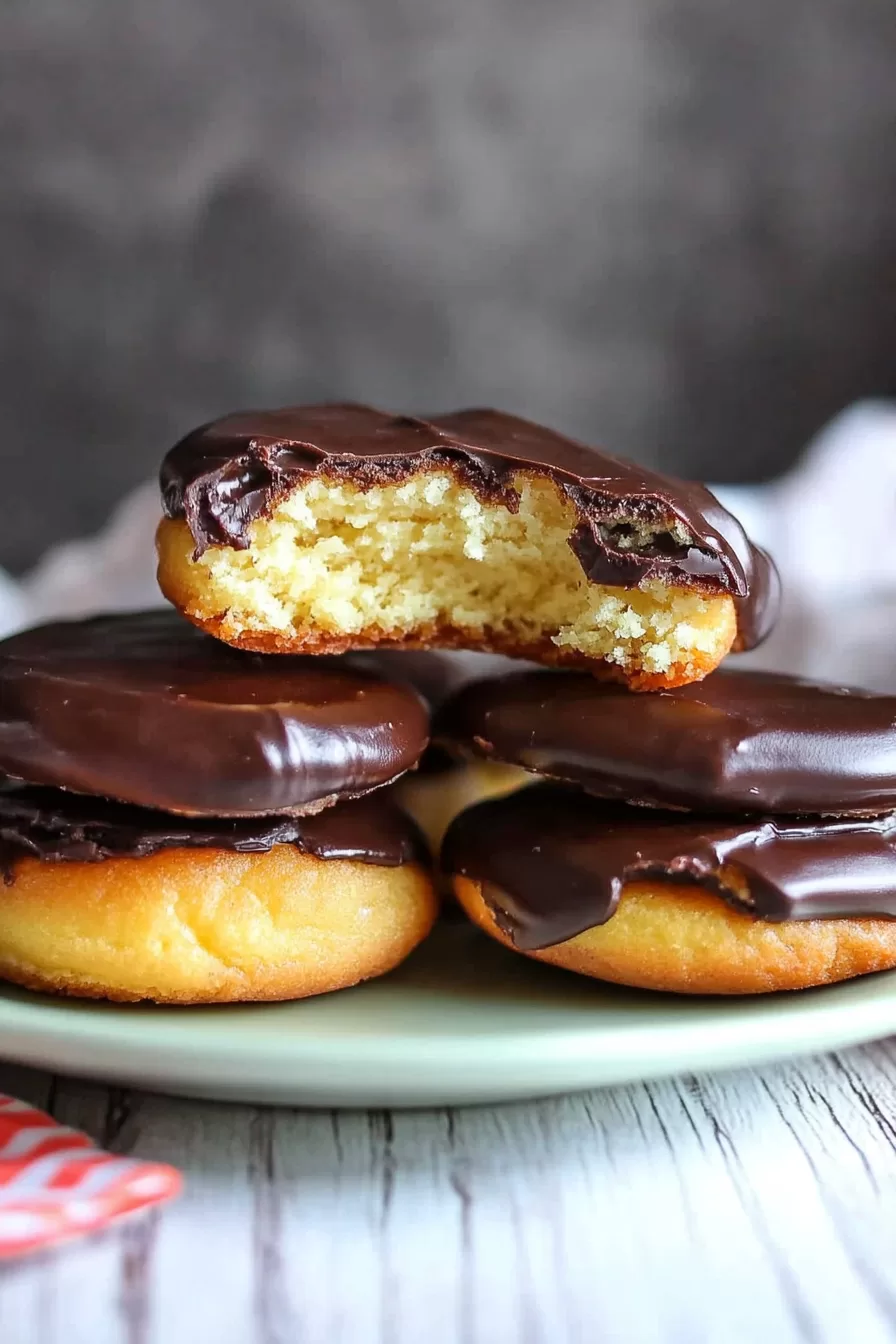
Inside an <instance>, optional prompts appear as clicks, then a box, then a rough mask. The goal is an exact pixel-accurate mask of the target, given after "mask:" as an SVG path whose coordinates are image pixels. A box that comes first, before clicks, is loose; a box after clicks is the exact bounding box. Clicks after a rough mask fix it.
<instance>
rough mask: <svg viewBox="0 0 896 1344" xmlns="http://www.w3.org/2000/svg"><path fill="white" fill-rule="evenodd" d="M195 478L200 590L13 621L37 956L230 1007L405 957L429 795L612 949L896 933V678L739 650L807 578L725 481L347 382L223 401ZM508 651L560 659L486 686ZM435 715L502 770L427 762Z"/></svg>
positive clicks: (860, 959)
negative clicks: (349, 398)
mask: <svg viewBox="0 0 896 1344" xmlns="http://www.w3.org/2000/svg"><path fill="white" fill-rule="evenodd" d="M162 491H163V502H164V512H165V518H164V520H163V522H162V524H161V526H160V529H159V536H158V550H159V580H160V584H161V587H162V590H163V592H164V593H165V595H166V596H167V597H168V598H169V599H170V601H171V603H172V604H173V606H174V607H175V608H177V610H171V611H161V612H152V613H143V614H138V615H134V616H114V617H102V618H97V619H94V620H90V621H80V622H70V623H62V624H56V625H53V626H45V627H42V628H40V629H38V630H34V631H30V632H28V633H26V634H24V635H19V636H17V637H15V638H14V639H12V640H8V641H6V643H5V644H3V645H0V771H2V772H3V774H4V775H5V777H6V782H5V784H3V785H2V787H0V866H2V869H3V873H4V876H5V880H6V886H5V890H4V892H3V896H2V899H0V974H2V975H3V976H5V977H6V978H8V979H10V980H14V981H16V982H18V983H20V984H24V985H27V986H30V987H33V988H38V989H44V990H51V991H55V992H61V993H69V994H78V995H88V996H94V997H108V998H113V999H124V1000H127V999H143V998H148V999H153V1000H156V1001H159V1002H176V1003H208V1002H227V1001H240V1000H251V999H265V998H269V999H274V998H297V997H302V996H304V995H308V994H315V993H321V992H323V991H326V990H332V989H337V988H341V987H344V986H346V985H349V984H354V983H356V982H357V981H359V980H362V979H365V978H367V977H369V976H373V975H377V974H381V973H383V972H385V971H387V970H389V969H391V968H392V967H393V966H395V965H396V964H397V963H398V962H399V961H401V960H402V958H403V957H405V956H406V955H407V954H408V953H409V952H410V951H411V949H412V948H413V947H414V946H416V945H417V943H419V942H420V940H421V939H422V938H424V937H425V936H426V934H427V932H428V931H429V929H430V927H431V926H432V924H433V922H434V919H435V917H436V909H437V900H436V895H435V879H434V874H433V862H432V859H433V855H432V853H431V852H430V853H428V852H427V846H426V844H425V842H424V839H423V836H422V834H421V832H420V831H419V830H418V828H417V826H416V825H415V824H414V822H413V821H412V820H411V819H410V817H409V816H408V815H407V810H410V811H415V810H416V812H417V813H418V815H419V816H420V817H421V818H422V819H423V820H424V821H428V822H429V823H430V824H429V831H430V835H431V840H433V841H434V840H435V839H438V838H440V834H441V832H442V831H443V830H444V828H445V823H446V822H447V821H448V820H449V819H450V817H451V816H452V815H453V814H455V813H457V815H455V816H454V819H453V820H452V821H451V824H450V826H449V827H448V832H447V835H446V837H445V839H444V844H443V845H442V868H443V871H444V873H445V874H447V875H448V876H449V877H450V878H451V880H452V884H453V886H454V889H455V891H456V894H457V897H458V898H459V901H460V904H461V905H462V906H463V908H464V909H465V910H466V911H467V913H468V914H469V915H470V916H471V917H472V919H473V920H474V921H475V922H476V923H477V924H479V925H480V926H481V927H482V928H484V929H485V930H486V931H487V932H488V933H490V934H492V935H493V936H494V937H496V938H498V939H499V940H500V941H502V942H504V943H506V944H507V945H508V946H510V947H512V948H516V949H518V950H519V951H521V952H525V953H527V954H531V955H535V956H538V957H541V958H543V959H545V960H549V961H553V962H555V963H557V964H558V965H561V966H567V967H569V968H570V969H572V970H576V971H580V972H582V973H584V974H587V975H594V976H599V977H601V978H605V979H611V980H617V981H620V982H622V983H626V984H632V985H647V986H651V987H655V988H660V989H669V990H676V991H682V992H718V993H739V992H749V991H758V990H769V989H778V988H785V987H786V988H793V987H798V986H802V985H808V984H817V983H821V982H823V981H826V980H834V979H840V978H843V977H845V976H849V975H855V974H859V973H861V972H864V971H868V970H874V969H878V968H880V967H883V966H889V965H893V964H896V923H891V922H890V920H889V918H888V917H889V916H891V915H893V914H896V899H894V896H893V894H892V893H893V888H894V887H896V882H894V881H893V879H894V878H896V854H894V850H893V846H892V843H891V837H892V836H893V835H894V834H896V822H894V820H893V816H892V809H896V751H894V749H893V746H892V745H891V744H892V743H893V741H894V740H896V739H894V727H893V725H894V723H896V702H893V701H890V700H888V699H886V698H884V697H872V696H864V695H862V694H860V693H848V692H843V691H839V690H836V689H832V688H823V687H813V686H808V685H806V684H805V683H802V682H798V681H795V680H793V679H789V678H785V677H767V676H766V677H763V676H761V675H757V674H749V673H744V672H741V673H730V672H727V671H722V672H716V670H715V669H716V668H717V667H718V665H719V664H720V663H721V662H722V660H723V659H724V658H725V656H726V655H727V654H728V653H729V652H730V651H731V650H732V649H747V648H751V647H753V646H754V645H756V644H757V643H758V642H759V641H760V640H761V639H762V638H763V637H764V636H765V634H766V633H767V632H768V631H769V629H770V628H771V626H772V624H773V623H774V620H775V618H776V615H777V608H778V586H777V578H776V574H775V570H774V566H773V565H772V563H771V561H770V560H769V558H768V557H767V556H766V555H765V554H764V553H763V552H762V551H761V550H759V549H758V548H757V547H755V546H753V545H752V544H751V543H750V542H749V540H748V539H747V537H746V536H745V535H744V532H743V530H742V529H741V527H740V525H739V524H738V523H737V521H736V519H734V518H733V517H732V516H731V515H730V514H729V513H727V512H726V511H725V510H724V509H722V507H721V506H720V505H719V503H718V502H717V501H716V500H715V499H714V497H713V496H712V495H711V494H710V493H709V492H708V491H706V490H705V489H704V488H703V487H701V486H697V485H692V484H687V483H685V482H680V481H675V480H672V479H669V478H666V477H662V476H658V475H656V474H653V473H650V472H647V471H645V470H643V469H640V468H637V467H634V466H630V465H628V464H625V463H623V462H620V461H617V460H616V459H614V458H610V457H608V456H606V455H605V454H603V453H600V452H598V451H596V450H594V449H592V448H588V447H586V446H584V445H582V444H579V443H575V442H573V441H571V440H569V439H566V438H563V437H562V436H560V435H558V434H555V433H552V432H551V431H549V430H547V429H543V428H541V427H539V426H537V425H533V424H530V423H528V422H527V421H523V420H519V419H516V418H514V417H511V416H507V415H503V414H500V413H497V412H494V411H462V412H458V413H455V414H452V415H447V416H442V417H439V418H437V419H434V420H430V421H424V420H420V419H414V418H411V417H398V416H393V415H388V414H385V413H383V412H379V411H376V410H373V409H371V408H368V407H361V406H349V405H346V406H343V405H336V406H316V407H304V408H302V407H298V408H287V409H284V410H280V411H271V412H257V413H245V414H240V415H233V416H228V417H225V418H224V419H223V420H219V421H216V422H214V423H212V424H209V425H205V426H203V427H201V428H200V429H198V430H196V431H195V432H193V433H192V434H190V435H188V436H187V437H186V438H185V439H183V440H182V441H181V442H180V443H179V444H177V445H176V447H175V448H174V449H172V451H171V452H170V453H169V454H168V456H167V457H166V459H165V462H164V464H163V467H162ZM446 650H448V651H449V652H445V651H446ZM434 651H435V652H434ZM457 651H463V652H457ZM471 652H478V653H483V652H486V653H490V654H492V655H502V656H503V659H506V658H507V657H510V658H514V659H523V660H526V661H528V662H529V663H535V664H538V665H540V667H536V668H535V669H529V670H525V671H523V672H514V673H508V672H507V671H506V668H507V666H508V664H507V663H506V661H504V660H503V659H498V660H496V661H497V662H498V663H499V664H500V671H499V672H496V669H495V667H494V666H491V665H490V666H489V669H488V670H489V675H488V676H487V677H484V678H480V679H474V680H472V681H471V680H470V670H469V659H468V657H466V655H468V654H469V653H471ZM545 669H548V670H545ZM704 678H706V680H704ZM464 683H465V684H464ZM458 688H459V689H458ZM431 737H433V738H434V739H435V742H436V745H437V748H438V749H439V751H441V752H442V753H444V752H445V750H446V749H447V752H448V753H449V756H450V759H451V760H452V761H455V762H458V761H466V762H468V764H467V765H465V766H461V765H455V766H454V767H453V768H450V769H445V768H438V769H432V768H428V769H427V768H424V769H422V770H419V771H418V770H417V767H418V765H420V764H421V762H422V763H423V766H424V767H427V765H430V766H431V764H432V761H433V759H434V754H433V750H432V748H429V743H430V738H431ZM533 773H534V774H536V775H541V776H544V777H545V779H546V780H547V781H549V782H538V783H534V784H533V783H532V774H533ZM402 776H403V777H404V778H403V779H402ZM398 781H401V782H400V783H399V782H398ZM523 784H525V787H523ZM487 795H499V796H493V797H486V796H487ZM483 798H486V800H485V801H480V800H481V799H483ZM467 803H472V806H469V807H468V806H464V805H465V804H467ZM432 849H433V844H431V845H430V851H432Z"/></svg>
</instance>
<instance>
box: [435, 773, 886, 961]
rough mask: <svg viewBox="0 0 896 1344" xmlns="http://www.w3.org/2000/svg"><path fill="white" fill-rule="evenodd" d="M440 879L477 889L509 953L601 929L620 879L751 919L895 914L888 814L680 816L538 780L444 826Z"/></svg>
mask: <svg viewBox="0 0 896 1344" xmlns="http://www.w3.org/2000/svg"><path fill="white" fill-rule="evenodd" d="M442 865H443V867H444V869H445V871H446V872H449V873H456V874H462V875H464V876H465V877H469V878H472V879H473V880H474V881H477V882H481V883H482V884H483V889H482V890H483V896H484V898H485V900H486V901H487V902H488V903H489V905H490V907H491V909H492V911H493V913H494V915H495V919H496V921H497V922H498V924H499V926H500V927H501V928H502V929H503V930H504V931H505V932H506V933H508V934H509V935H510V936H511V937H512V939H513V941H514V942H515V943H516V945H517V947H520V948H522V949H523V950H532V949H534V948H539V947H550V946H552V945H553V944H554V943H562V942H565V941H566V939H567V938H573V937H575V935H576V934H578V933H583V932H584V930H585V929H590V928H594V926H595V925H598V924H605V923H606V922H607V920H608V919H610V918H611V916H612V915H613V913H614V911H615V910H616V907H617V905H618V903H619V897H620V895H621V892H622V888H623V887H624V886H625V884H626V883H627V882H637V881H643V880H647V879H653V880H659V881H662V882H668V883H677V884H679V885H681V884H688V885H697V886H700V887H705V888H706V889H707V890H708V891H711V892H714V893H715V894H716V895H718V896H719V897H720V898H721V899H722V900H723V901H725V903H726V904H727V905H730V906H732V907H733V908H734V909H736V910H741V911H744V912H745V913H748V914H753V915H756V916H757V917H758V918H760V919H767V920H772V921H780V920H785V919H837V918H850V919H856V918H860V917H863V916H866V917H869V916H878V917H896V816H894V815H893V814H890V815H888V816H885V817H879V818H877V819H863V820H860V819H851V820H831V821H823V820H817V819H816V820H807V819H805V818H795V819H793V820H790V821H784V820H781V819H780V818H778V819H774V818H769V817H757V818H754V819H743V818H741V819H740V820H734V819H732V818H727V819H726V818H724V817H721V818H720V817H715V818H713V817H700V818H694V817H687V818H683V817H682V816H681V814H680V813H674V812H651V811H647V810H646V809H644V808H638V807H629V806H627V805H626V804H625V803H614V802H604V801H602V800H600V799H597V798H591V797H589V796H588V795H587V794H584V793H580V792H579V791H578V790H576V789H571V788H566V787H564V786H562V785H558V784H536V785H534V786H533V787H532V788H527V789H522V790H521V791H520V792H518V793H515V794H511V795H509V796H508V797H506V798H499V799H497V800H495V801H492V802H487V803H480V804H478V805H477V806H476V807H472V808H469V809H468V811H466V812H462V813H461V815H460V816H459V817H456V818H455V820H454V821H453V822H452V824H451V826H450V828H449V830H448V834H447V835H446V837H445V841H444V845H443V848H442Z"/></svg>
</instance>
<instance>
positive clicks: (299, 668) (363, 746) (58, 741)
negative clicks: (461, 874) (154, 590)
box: [0, 611, 429, 816]
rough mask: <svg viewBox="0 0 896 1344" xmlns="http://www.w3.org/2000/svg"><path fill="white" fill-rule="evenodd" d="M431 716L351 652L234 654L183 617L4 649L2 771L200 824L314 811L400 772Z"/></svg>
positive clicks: (423, 740)
mask: <svg viewBox="0 0 896 1344" xmlns="http://www.w3.org/2000/svg"><path fill="white" fill-rule="evenodd" d="M428 734H429V722H428V714H427V711H426V707H425V705H424V704H423V702H422V700H421V699H420V697H419V696H418V695H417V694H416V693H415V692H414V691H413V690H412V689H411V688H410V687H409V686H397V685H392V684H390V683H389V682H388V681H384V680H383V679H382V678H380V677H377V676H375V675H374V674H373V673H371V672H369V671H366V670H364V669H361V668H356V667H354V666H352V665H351V664H350V663H349V662H347V661H346V660H345V659H337V658H310V657H279V658H270V657H264V656H261V655H259V654H252V653H245V652H242V651H240V650H236V649H231V648H229V647H228V646H227V645H225V644H221V643H220V642H219V641H218V640H215V639H212V638H211V637H210V636H209V635H205V634H202V633H200V631H198V630H196V629H194V627H193V626H191V625H190V624H189V622H187V621H186V620H184V618H183V617H181V616H179V615H178V614H177V613H176V612H174V611H152V612H142V613H139V614H136V615H121V616H102V617H97V618H95V619H93V620H87V621H72V622H60V623H58V624H55V625H45V626H41V627H39V628H38V629H36V630H30V631H27V632H26V633H25V634H21V635H15V636H14V637H13V638H12V639H7V640H5V641H4V642H3V643H2V644H0V771H2V772H4V773H5V774H7V775H11V776H15V777H17V778H19V779H22V780H25V781H26V782H27V783H29V784H46V785H52V786H53V787H56V788H67V789H75V790H77V791H79V792H81V793H89V794H100V795H103V796H105V797H110V798H118V799H120V800H123V801H124V802H129V803H136V804H139V805H140V806H142V807H158V808H163V809H165V810H166V811H169V812H177V813H183V814H186V815H202V816H244V815H245V816H254V815H258V814H261V813H280V812H287V811H289V812H305V811H309V810H319V809H320V807H321V806H324V805H326V804H329V803H332V802H335V801H336V800H337V799H338V798H351V797H359V796H360V795H362V794H364V793H368V792H369V791H370V790H371V789H375V788H379V787H380V786H381V785H384V784H388V783H390V782H391V781H392V780H394V779H397V778H398V776H399V775H401V774H403V772H404V771H405V770H408V769H410V768H411V767H412V766H414V765H415V764H416V763H417V761H418V760H419V758H420V756H421V754H422V752H423V750H424V749H425V747H426V744H427V739H428Z"/></svg>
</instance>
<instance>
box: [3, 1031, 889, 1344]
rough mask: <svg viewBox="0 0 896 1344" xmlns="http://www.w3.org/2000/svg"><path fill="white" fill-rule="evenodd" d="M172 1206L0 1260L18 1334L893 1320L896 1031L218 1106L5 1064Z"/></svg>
mask: <svg viewBox="0 0 896 1344" xmlns="http://www.w3.org/2000/svg"><path fill="white" fill-rule="evenodd" d="M0 1090H8V1091H13V1092H16V1093H18V1095H23V1096H27V1097H28V1099H29V1100H32V1101H34V1102H35V1103H37V1104H39V1105H48V1106H49V1107H50V1109H51V1110H52V1111H53V1113H54V1114H56V1115H57V1117H58V1118H59V1119H60V1120H63V1121H64V1122H65V1123H67V1124H73V1125H79V1126H81V1127H84V1128H86V1129H88V1130H89V1131H90V1132H91V1133H93V1134H94V1135H95V1136H96V1137H97V1138H99V1139H100V1140H101V1141H104V1142H106V1143H107V1144H108V1145H110V1146H111V1147H112V1148H113V1149H114V1150H115V1151H119V1152H134V1153H137V1154H140V1155H142V1156H148V1157H159V1158H164V1159H167V1160H170V1161H173V1162H176V1163H178V1164H179V1165H181V1166H182V1167H183V1168H184V1169H185V1171H186V1174H187V1180H188V1193H187V1195H186V1197H185V1199H184V1200H183V1201H182V1202H181V1203H180V1204H179V1205H177V1206H175V1207H173V1208H171V1209H169V1210H166V1211H164V1212H162V1213H160V1214H159V1215H156V1216H153V1217H151V1218H149V1219H144V1220H142V1221H139V1222H134V1223H132V1224H131V1225H129V1226H127V1227H125V1228H123V1229H122V1230H120V1231H117V1232H114V1233H111V1234H108V1235H106V1236H105V1237H102V1238H100V1239H98V1240H96V1241H94V1242H91V1243H88V1244H84V1245H80V1246H76V1247H72V1248H69V1249H66V1250H64V1251H61V1252H60V1253H58V1254H57V1255H54V1256H48V1257H45V1258H43V1259H41V1260H32V1261H30V1262H26V1263H23V1264H21V1265H19V1266H16V1267H13V1268H7V1269H4V1270H3V1271H0V1339H2V1340H3V1342H4V1344H7V1342H8V1344H82V1341H83V1344H194V1342H195V1341H197V1340H203V1339H214V1340H215V1344H230V1341H233V1344H255V1342H257V1344H281V1342H282V1344H294V1341H310V1342H311V1344H317V1341H320V1344H421V1342H422V1344H505V1342H506V1344H542V1342H544V1344H593V1341H595V1340H598V1339H599V1340H601V1341H609V1342H610V1344H614V1341H619V1342H620V1344H622V1342H623V1341H624V1342H625V1344H631V1341H635V1342H636V1344H641V1342H642V1341H643V1344H701V1341H706V1344H716V1341H718V1340H720V1339H724V1340H725V1341H726V1344H739V1341H741V1340H743V1341H747V1340H749V1341H751V1344H753V1341H755V1340H756V1339H757V1338H766V1339H768V1340H770V1341H774V1344H790V1341H793V1344H802V1341H811V1342H812V1344H815V1341H818V1342H819V1344H828V1341H830V1344H834V1342H835V1341H836V1344H841V1341H842V1340H843V1339H845V1338H855V1339H861V1340H862V1341H863V1344H878V1341H881V1342H884V1341H889V1340H892V1339H894V1338H896V1331H894V1325H893V1323H894V1321H896V1261H894V1257H893V1256H892V1246H893V1244H894V1239H896V1045H894V1043H893V1042H883V1043H880V1044H878V1045H874V1046H869V1047H866V1048H864V1049H861V1050H854V1051H850V1052H847V1053H845V1054H844V1055H842V1056H837V1057H829V1058H825V1059H821V1060H813V1061H809V1062H806V1063H803V1064H799V1065H790V1066H783V1067H780V1068H777V1069H771V1070H762V1071H755V1072H745V1073H741V1074H734V1075H721V1076H718V1077H713V1078H700V1079H697V1080H693V1079H691V1080H679V1081H676V1082H669V1083H660V1084H651V1085H649V1086H648V1085H645V1086H640V1087H630V1088H619V1089H613V1090H610V1091H607V1092H598V1093H592V1094H589V1095H587V1096H584V1097H570V1098H563V1099H560V1100H554V1101H547V1102H541V1103H536V1104H531V1105H523V1106H508V1107H503V1108H492V1109H481V1110H467V1111H452V1112H425V1113H424V1112H421V1113H416V1114H414V1113H400V1112H399V1113H395V1114H391V1115H388V1114H382V1113H371V1114H365V1113H345V1112H342V1113H338V1114H336V1113H319V1112H296V1111H286V1110H281V1111H273V1110H268V1111H263V1110H255V1109H254V1108H251V1107H238V1106H213V1105H208V1104H202V1103H191V1102H186V1101H176V1100H170V1099H165V1098H159V1097H148V1096H142V1095H141V1094H139V1093H121V1092H115V1091H112V1092H108V1091H107V1090H106V1089H103V1088H101V1087H96V1086H90V1085H87V1084H79V1083H73V1082H67V1081H66V1082H57V1083H55V1084H51V1082H50V1080H49V1079H47V1078H46V1077H44V1076H41V1075H38V1074H34V1073H30V1072H28V1071H27V1070H25V1071H23V1070H10V1069H5V1068H0Z"/></svg>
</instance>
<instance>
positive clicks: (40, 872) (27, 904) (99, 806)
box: [0, 789, 436, 1004]
mask: <svg viewBox="0 0 896 1344" xmlns="http://www.w3.org/2000/svg"><path fill="white" fill-rule="evenodd" d="M0 837H2V839H0V867H2V869H3V872H4V875H5V878H6V885H5V886H4V887H2V888H0V976H2V977H3V978H5V979H7V980H11V981H14V982H15V983H16V984H20V985H24V986H26V987H27V988H29V989H35V990H41V991H45V992H47V993H54V994H68V995H75V996H78V997H84V998H105V999H114V1000H120V1001H129V1000H140V999H151V1000H154V1001H155V1002H157V1003H178V1004H200V1003H235V1002H248V1001H253V1000H264V999H298V998H305V997H307V996H309V995H312V994H322V993H326V992H327V991H329V990H334V989H343V988H345V987H346V986H349V985H353V984H356V983H357V982H358V981H360V980H366V979H369V978H370V977H371V976H376V975H382V974H383V973H384V972H386V971H388V970H391V969H392V967H394V966H396V965H397V964H398V963H399V962H400V961H402V960H403V959H404V958H405V957H406V956H407V955H408V953H409V952H410V951H411V950H412V949H413V948H414V947H416V945H417V944H418V943H419V942H420V941H421V940H422V939H423V938H424V937H425V936H426V934H427V933H428V932H429V929H430V927H431V926H432V923H433V921H434V919H435V915H436V897H435V894H434V891H433V887H432V883H431V880H430V877H429V873H428V866H427V865H426V863H425V861H424V859H423V857H422V855H423V842H422V840H421V839H420V837H419V835H418V834H417V832H416V830H415V828H414V827H413V824H412V823H411V822H410V821H409V820H408V819H407V818H406V817H405V816H404V815H403V814H402V813H401V812H399V811H398V809H397V808H395V807H394V806H392V805H391V804H390V803H389V802H388V801H387V800H386V799H384V798H382V797H373V798H365V799H362V800H360V801H358V802H349V803H340V804H338V805H337V806H335V807H333V808H330V809H329V810H327V811H326V812H322V813H320V814H319V815H318V816H315V817H305V818H283V817H279V818H268V819H266V820H262V819H255V820H247V819H241V820H233V821H229V822H227V821H219V820H200V819H190V820H178V819H177V818H174V817H168V816H165V815H164V814H162V813H158V812H151V811H147V810H144V809H142V808H134V807H128V806H125V805H124V804H116V803H108V802H104V801H103V800H101V799H90V798H82V797H79V796H78V795H75V794H66V793H62V792H61V791H57V790H52V789H23V790H18V791H9V790H7V791H5V792H3V793H0Z"/></svg>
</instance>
